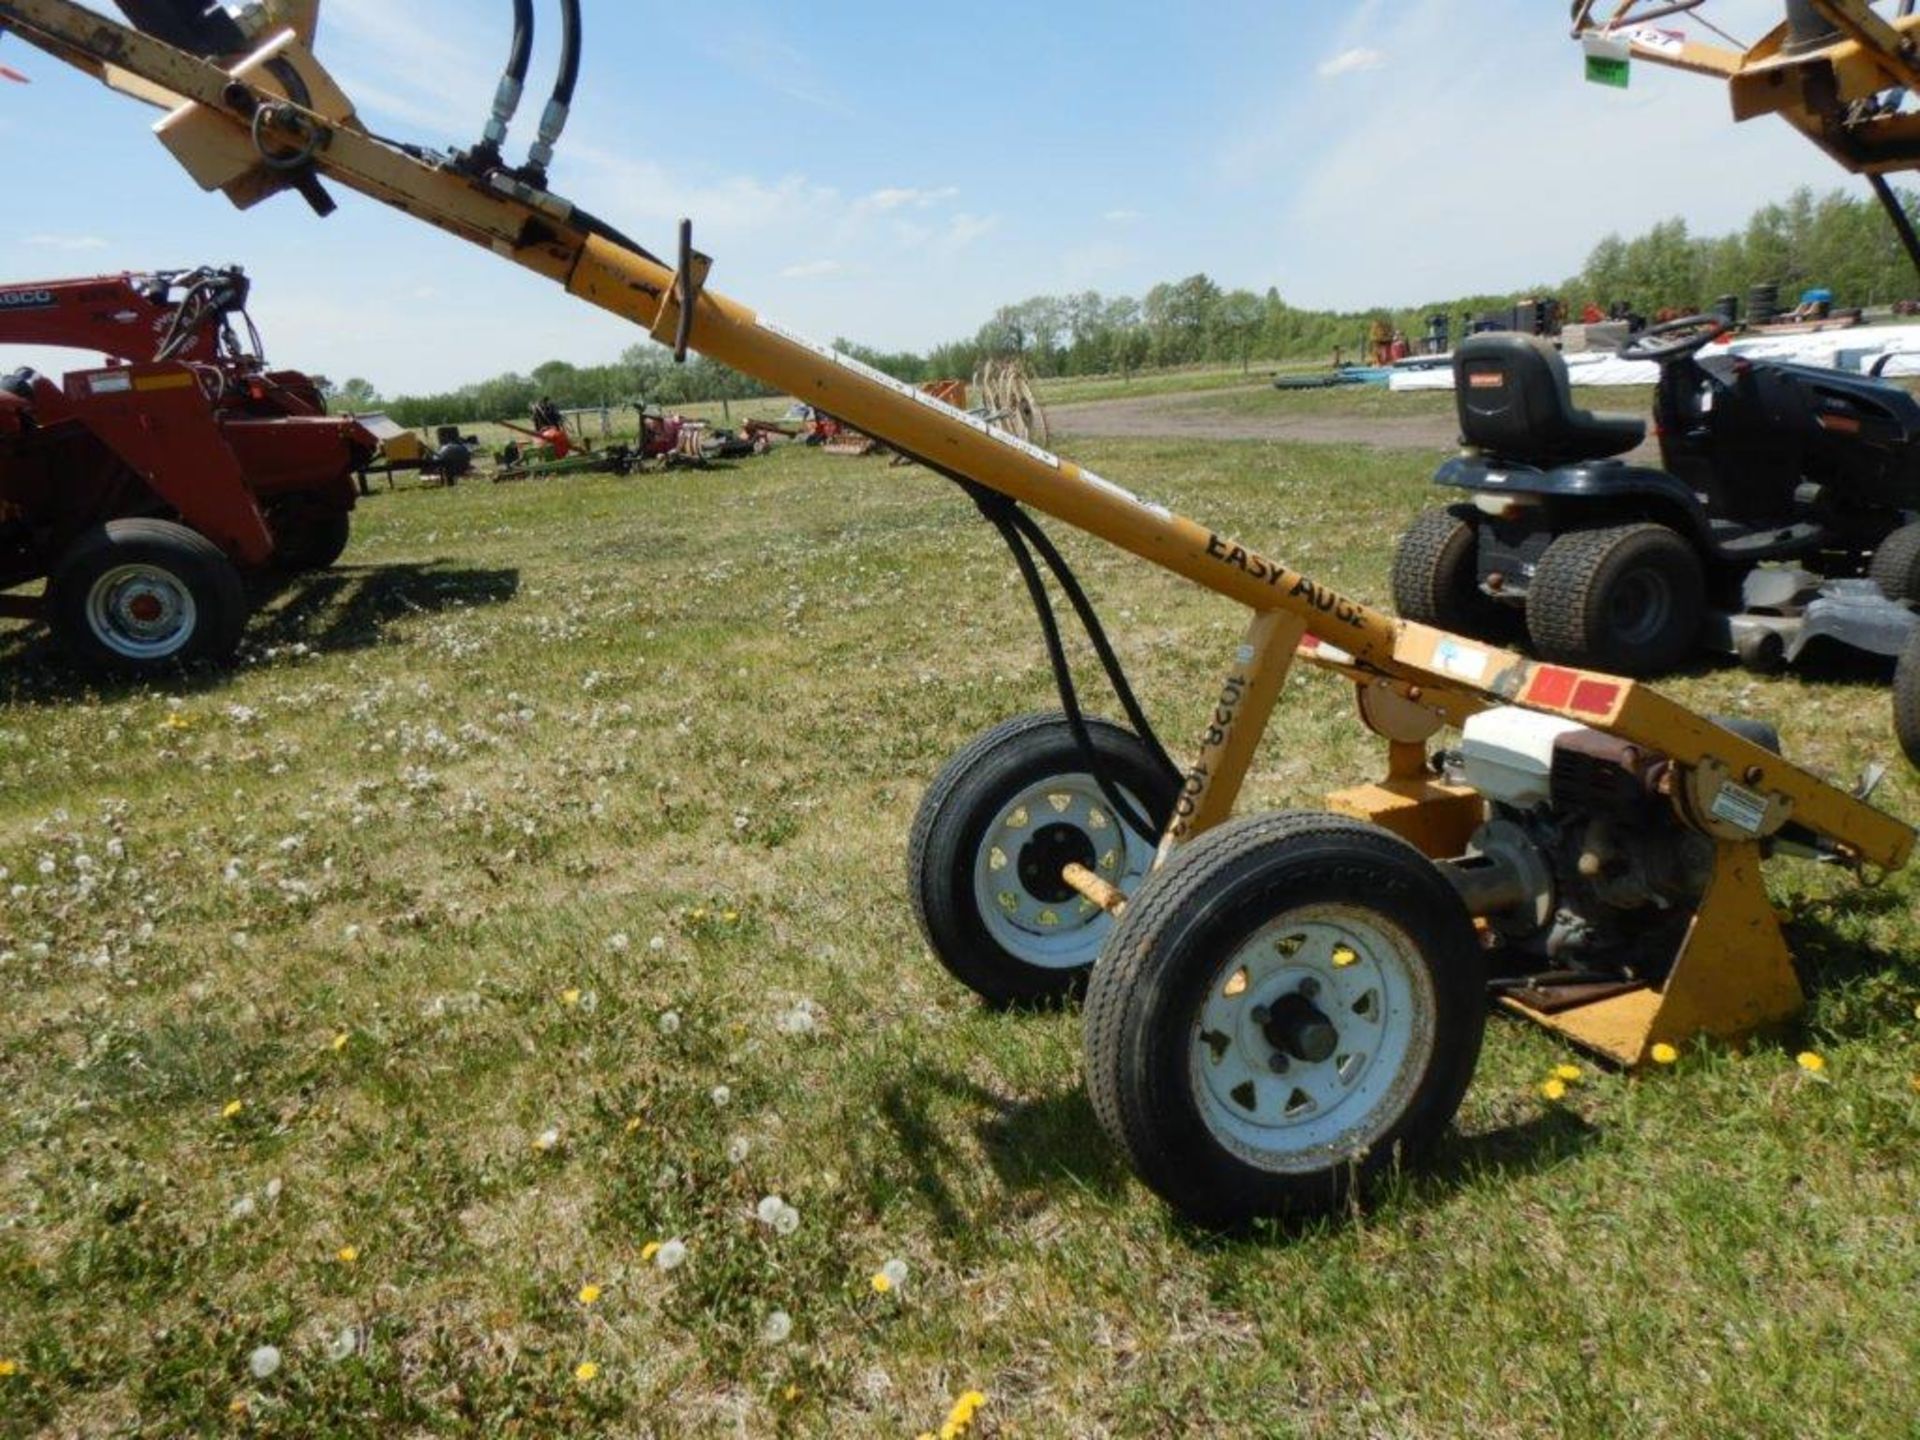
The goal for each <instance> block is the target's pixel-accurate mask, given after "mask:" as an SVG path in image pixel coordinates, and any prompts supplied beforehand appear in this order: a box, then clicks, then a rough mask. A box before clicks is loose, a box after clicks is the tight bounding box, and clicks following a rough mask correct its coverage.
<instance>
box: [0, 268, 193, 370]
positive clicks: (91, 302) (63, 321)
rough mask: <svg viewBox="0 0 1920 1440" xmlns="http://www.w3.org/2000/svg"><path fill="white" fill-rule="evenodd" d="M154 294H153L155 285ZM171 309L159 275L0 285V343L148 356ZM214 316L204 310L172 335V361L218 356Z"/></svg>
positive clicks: (139, 358) (119, 356)
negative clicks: (190, 326) (198, 320)
mask: <svg viewBox="0 0 1920 1440" xmlns="http://www.w3.org/2000/svg"><path fill="white" fill-rule="evenodd" d="M156 286H158V287H159V298H158V299H156V298H155V287H156ZM177 313H178V307H177V306H175V305H174V304H172V303H171V302H170V301H169V300H168V299H167V298H166V277H164V276H157V275H102V276H98V277H95V278H92V279H85V280H42V281H34V280H29V281H24V282H19V283H15V282H12V281H9V282H6V283H4V284H0V345H49V346H61V347H65V348H68V349H73V350H88V351H92V352H93V353H94V354H96V355H108V356H111V357H112V358H114V359H115V360H127V361H147V360H152V359H154V358H155V357H156V356H157V355H158V353H159V350H160V347H161V345H162V343H163V342H164V341H165V340H166V339H167V337H168V334H169V331H170V327H171V325H172V321H173V318H174V316H175V315H176V314H177ZM220 318H221V317H220V316H217V315H209V316H208V317H207V323H203V324H201V325H200V326H199V327H197V328H196V329H194V330H193V331H192V332H191V333H190V334H187V335H183V336H182V337H180V348H178V349H177V350H176V351H175V353H174V357H173V358H175V359H178V360H189V361H199V362H202V363H207V364H211V363H213V362H214V361H216V360H218V359H219V358H220V331H219V325H218V323H215V322H217V321H218V320H219V319H220Z"/></svg>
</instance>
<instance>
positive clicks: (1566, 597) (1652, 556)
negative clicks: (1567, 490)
mask: <svg viewBox="0 0 1920 1440" xmlns="http://www.w3.org/2000/svg"><path fill="white" fill-rule="evenodd" d="M1706 596H1707V583H1706V574H1705V571H1704V569H1703V567H1702V566H1701V563H1700V557H1699V555H1697V554H1696V553H1695V552H1694V549H1693V547H1692V546H1691V545H1689V544H1688V543H1687V542H1686V541H1685V540H1684V539H1682V538H1681V537H1680V536H1679V535H1678V534H1677V533H1676V532H1674V531H1672V530H1670V529H1668V528H1667V527H1666V526H1665V525H1654V524H1637V525H1616V526H1611V527H1609V528H1607V529H1604V530H1574V531H1570V532H1568V533H1567V534H1565V535H1562V536H1561V537H1560V538H1559V539H1557V540H1555V541H1554V542H1553V544H1551V545H1549V546H1548V547H1547V550H1546V553H1545V554H1544V555H1542V556H1541V557H1540V563H1539V565H1538V567H1537V568H1536V569H1535V571H1534V576H1533V586H1532V589H1531V591H1530V592H1529V594H1528V596H1527V633H1528V634H1529V635H1530V636H1531V637H1532V639H1533V645H1534V648H1535V649H1536V650H1537V651H1539V652H1540V654H1541V656H1542V657H1544V658H1545V659H1548V660H1558V661H1560V662H1562V663H1563V664H1568V665H1579V666H1582V667H1584V668H1586V669H1590V670H1605V671H1608V672H1610V673H1612V674H1615V675H1659V674H1663V673H1664V672H1666V671H1669V670H1672V669H1675V668H1676V667H1678V666H1679V665H1680V664H1681V663H1682V662H1683V661H1684V660H1686V659H1687V657H1688V656H1689V655H1691V654H1692V653H1693V651H1694V648H1695V646H1697V645H1698V644H1699V641H1700V630H1701V626H1702V624H1703V623H1704V621H1705V618H1706Z"/></svg>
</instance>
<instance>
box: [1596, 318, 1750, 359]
mask: <svg viewBox="0 0 1920 1440" xmlns="http://www.w3.org/2000/svg"><path fill="white" fill-rule="evenodd" d="M1732 328H1733V326H1732V325H1731V324H1729V323H1728V321H1727V319H1726V317H1725V316H1722V315H1688V316H1685V317H1684V318H1682V319H1679V320H1669V321H1667V323H1666V324H1664V325H1656V326H1654V327H1653V328H1652V329H1651V330H1642V331H1641V332H1640V333H1639V334H1638V335H1636V336H1634V337H1633V338H1632V339H1631V340H1629V341H1627V343H1626V344H1624V345H1622V346H1621V347H1620V351H1619V355H1620V358H1621V359H1622V360H1644V361H1650V362H1651V363H1653V364H1655V365H1664V364H1666V363H1667V362H1668V361H1669V360H1684V359H1687V358H1689V357H1690V356H1693V355H1697V354H1699V353H1700V352H1701V351H1702V350H1704V349H1706V348H1707V346H1709V345H1711V344H1712V343H1713V342H1714V341H1716V340H1718V339H1719V338H1720V337H1721V336H1722V335H1724V334H1726V333H1727V332H1728V331H1729V330H1731V329H1732ZM1662 337H1670V338H1665V339H1663V338H1662Z"/></svg>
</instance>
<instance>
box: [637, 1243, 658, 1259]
mask: <svg viewBox="0 0 1920 1440" xmlns="http://www.w3.org/2000/svg"><path fill="white" fill-rule="evenodd" d="M659 1253H660V1242H659V1241H658V1240H649V1241H648V1242H647V1243H646V1244H644V1245H642V1246H641V1247H640V1258H641V1260H642V1261H650V1260H652V1259H653V1257H654V1256H656V1255H658V1254H659Z"/></svg>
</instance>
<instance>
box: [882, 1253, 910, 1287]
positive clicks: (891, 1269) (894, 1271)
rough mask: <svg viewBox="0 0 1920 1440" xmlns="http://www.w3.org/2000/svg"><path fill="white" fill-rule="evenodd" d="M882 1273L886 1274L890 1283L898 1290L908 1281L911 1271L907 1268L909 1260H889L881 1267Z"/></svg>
mask: <svg viewBox="0 0 1920 1440" xmlns="http://www.w3.org/2000/svg"><path fill="white" fill-rule="evenodd" d="M880 1273H881V1274H882V1275H884V1276H886V1277H887V1281H888V1283H889V1284H891V1285H892V1286H893V1287H894V1289H896V1290H897V1289H899V1288H900V1287H901V1286H902V1285H904V1284H906V1283H907V1275H908V1273H909V1272H908V1270H907V1262H906V1261H904V1260H889V1261H887V1263H886V1264H884V1265H882V1266H881V1267H880Z"/></svg>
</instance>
